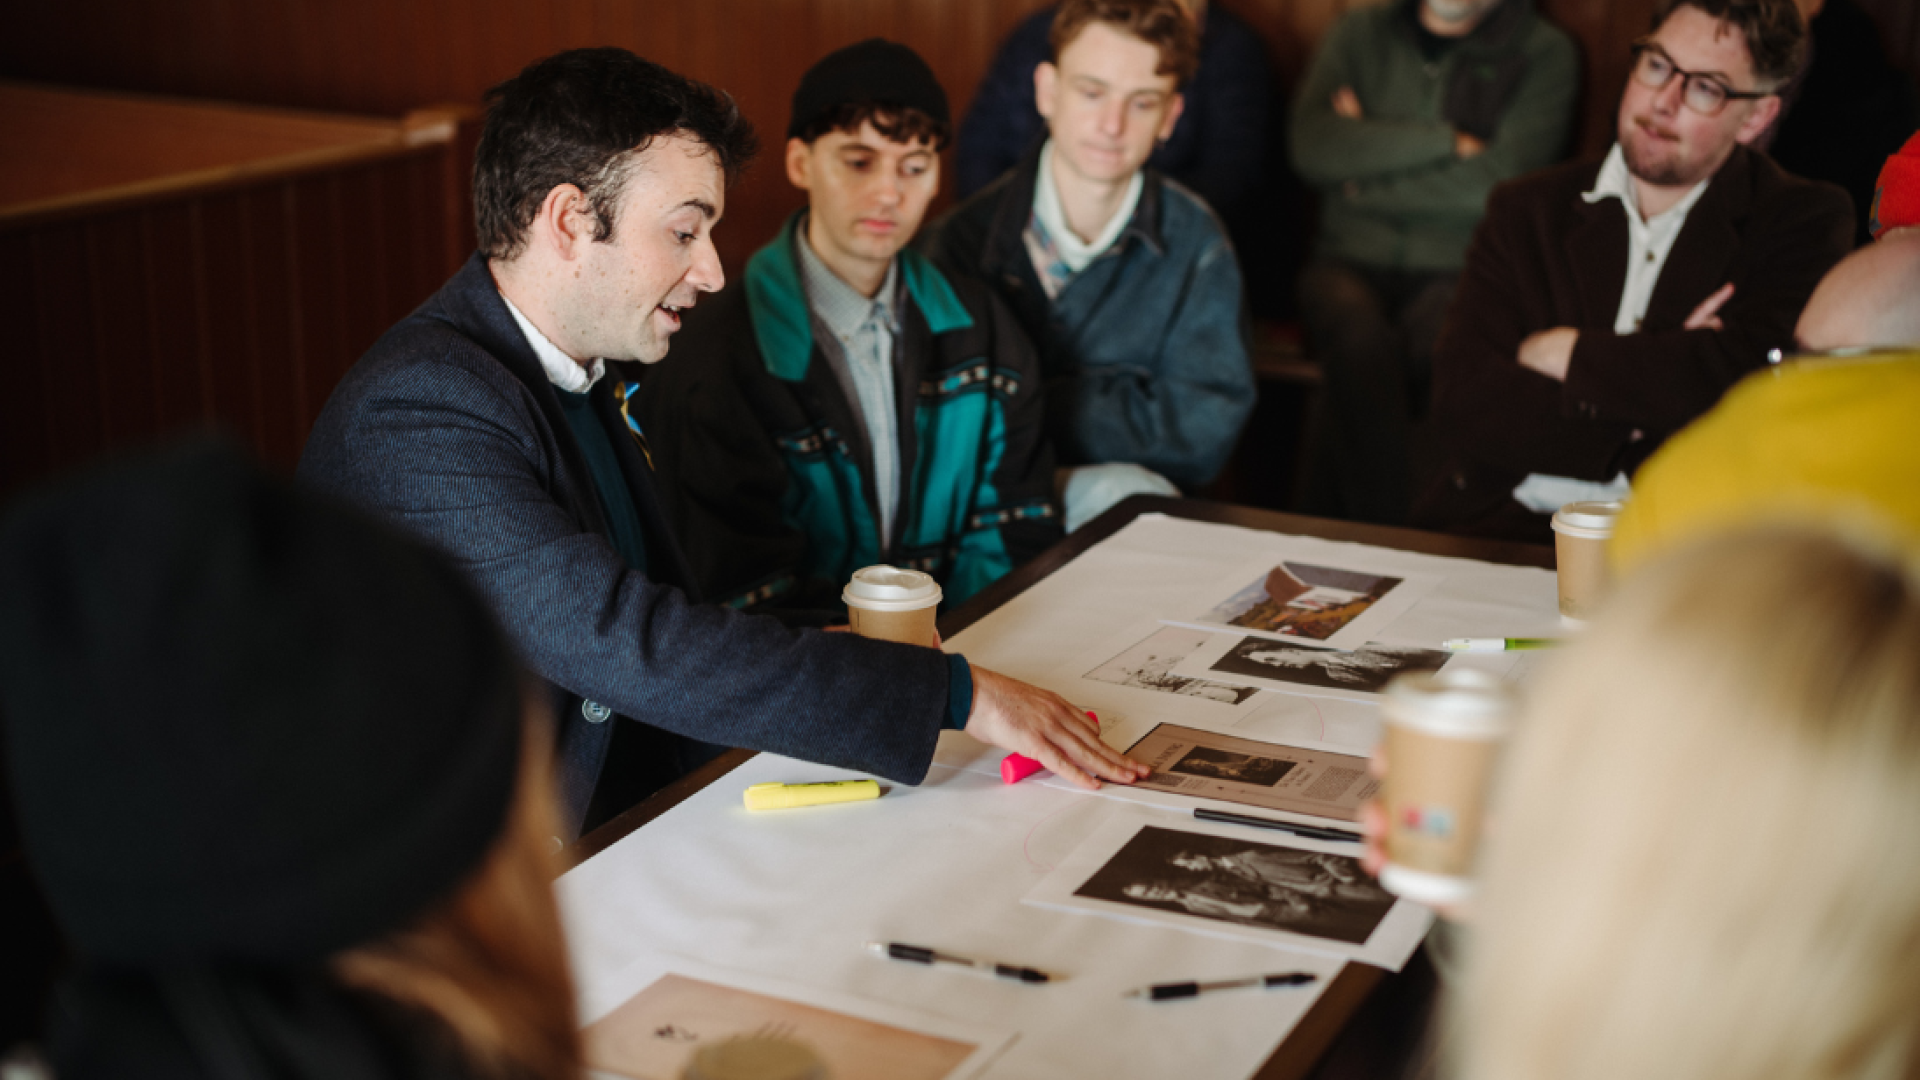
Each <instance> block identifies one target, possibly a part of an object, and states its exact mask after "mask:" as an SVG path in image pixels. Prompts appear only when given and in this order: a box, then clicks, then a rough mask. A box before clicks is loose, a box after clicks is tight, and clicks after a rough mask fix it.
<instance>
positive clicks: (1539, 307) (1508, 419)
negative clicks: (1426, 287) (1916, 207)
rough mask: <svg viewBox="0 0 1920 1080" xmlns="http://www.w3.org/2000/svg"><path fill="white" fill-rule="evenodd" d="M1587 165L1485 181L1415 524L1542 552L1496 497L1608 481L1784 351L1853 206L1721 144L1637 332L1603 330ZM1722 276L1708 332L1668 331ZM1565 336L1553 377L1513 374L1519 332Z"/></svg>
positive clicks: (1621, 255)
mask: <svg viewBox="0 0 1920 1080" xmlns="http://www.w3.org/2000/svg"><path fill="white" fill-rule="evenodd" d="M1599 173H1600V163H1599V162H1588V163H1585V164H1574V165H1563V166H1558V167H1556V168H1552V169H1546V170H1544V171H1541V172H1538V173H1534V174H1532V175H1531V176H1526V177H1522V178H1521V179H1518V180H1515V181H1512V182H1511V183H1508V184H1504V185H1502V186H1500V187H1499V188H1496V189H1495V190H1494V192H1493V195H1492V196H1491V198H1489V200H1488V202H1487V214H1486V217H1485V218H1483V219H1482V220H1481V223H1480V227H1479V228H1478V230H1476V231H1475V233H1474V238H1473V246H1472V247H1471V249H1469V251H1468V254H1467V266H1466V271H1465V273H1464V274H1463V276H1462V278H1461V281H1460V290H1459V292H1458V293H1456V294H1455V296H1454V300H1453V306H1452V307H1451V308H1449V309H1448V312H1447V321H1446V326H1445V328H1444V329H1443V330H1442V331H1441V334H1440V339H1439V341H1438V343H1437V344H1436V345H1435V346H1434V353H1433V379H1434V386H1433V414H1432V415H1433V420H1434V424H1435V427H1436V428H1437V429H1438V432H1439V435H1440V438H1441V441H1442V445H1443V448H1444V449H1443V452H1444V453H1445V454H1446V456H1447V460H1446V462H1445V467H1444V468H1442V469H1441V470H1440V471H1439V475H1438V477H1437V479H1436V481H1435V482H1434V483H1433V484H1432V485H1431V486H1429V488H1428V489H1427V490H1426V491H1425V492H1424V493H1423V494H1422V496H1421V497H1420V499H1419V500H1418V502H1417V504H1416V506H1415V507H1414V512H1413V518H1414V524H1415V525H1417V526H1420V527H1423V528H1430V529H1443V530H1446V531H1449V532H1459V533H1468V534H1473V535H1484V536H1503V537H1508V538H1512V539H1521V540H1536V541H1542V542H1544V541H1547V540H1549V539H1550V538H1551V534H1550V532H1549V530H1548V527H1547V519H1546V516H1545V515H1542V514H1535V513H1533V512H1532V511H1529V510H1528V509H1526V508H1525V507H1523V506H1521V505H1520V504H1519V503H1517V502H1515V501H1514V500H1513V497H1512V491H1513V489H1514V487H1515V486H1516V485H1517V484H1519V483H1520V481H1521V480H1523V479H1525V478H1526V476H1527V474H1528V473H1546V474H1549V475H1554V476H1571V477H1575V478H1577V479H1582V480H1610V479H1612V478H1613V477H1614V476H1615V475H1616V474H1618V473H1620V472H1621V471H1623V470H1624V471H1626V472H1627V473H1629V474H1631V473H1632V472H1633V470H1634V469H1636V468H1638V467H1639V465H1640V463H1641V462H1643V461H1645V460H1646V459H1647V457H1648V456H1649V455H1651V454H1652V453H1653V451H1654V450H1656V449H1657V448H1658V447H1659V446H1660V444H1661V443H1662V442H1663V441H1665V440H1666V438H1667V436H1669V435H1671V434H1673V433H1674V432H1676V431H1678V430H1679V429H1680V428H1682V427H1684V426H1685V425H1686V424H1687V423H1689V422H1690V421H1692V420H1693V419H1694V418H1695V417H1697V416H1699V415H1700V414H1702V413H1704V412H1706V411H1707V410H1708V409H1710V408H1712V407H1713V404H1714V403H1715V402H1717V401H1719V400H1720V395H1721V394H1723V393H1725V392H1726V390H1727V389H1728V388H1729V387H1731V386H1732V385H1733V384H1734V383H1736V382H1738V381H1739V380H1740V378H1741V377H1742V376H1744V375H1746V374H1747V373H1748V372H1751V371H1753V370H1755V369H1756V368H1760V367H1763V366H1764V365H1765V364H1766V356H1767V351H1768V350H1769V349H1773V348H1781V349H1787V350H1791V349H1792V347H1793V327H1794V323H1795V322H1796V321H1797V320H1798V319H1799V317H1800V309H1801V308H1802V307H1804V306H1806V302H1807V297H1808V296H1810V295H1812V293H1813V287H1814V285H1816V284H1818V282H1819V281H1820V278H1821V277H1822V276H1823V275H1824V274H1825V273H1826V272H1827V271H1828V270H1829V269H1831V268H1832V267H1833V264H1834V263H1836V262H1839V261H1840V259H1841V258H1842V257H1843V256H1845V255H1846V253H1847V252H1848V251H1849V250H1850V249H1851V248H1852V246H1853V232H1852V224H1851V223H1852V220H1853V218H1852V214H1853V209H1852V205H1851V201H1850V200H1849V199H1848V198H1847V194H1846V193H1845V192H1844V191H1841V190H1840V189H1839V188H1837V187H1834V186H1833V185H1831V184H1823V183H1818V182H1815V181H1811V180H1803V179H1801V178H1799V177H1796V176H1792V175H1789V174H1788V173H1786V172H1783V171H1782V170H1781V169H1780V167H1779V166H1778V165H1775V164H1774V163H1773V161H1772V160H1771V159H1769V158H1768V157H1767V156H1766V155H1764V154H1761V153H1758V152H1756V151H1751V150H1748V149H1746V148H1745V147H1736V148H1735V149H1734V152H1733V156H1732V157H1731V158H1729V159H1728V160H1727V163H1726V164H1725V165H1722V166H1721V167H1720V171H1719V172H1718V173H1716V174H1715V175H1714V178H1713V180H1712V182H1711V183H1710V184H1709V185H1708V187H1707V190H1706V193H1705V194H1703V195H1702V196H1701V197H1700V201H1699V202H1697V203H1695V204H1694V207H1693V209H1692V210H1691V211H1690V212H1688V214H1687V221H1686V224H1685V225H1684V226H1682V227H1681V230H1680V235H1679V237H1678V238H1677V239H1676V240H1675V242H1674V245H1673V250H1672V252H1671V253H1670V254H1669V255H1668V256H1667V262H1666V265H1664V266H1663V267H1662V268H1661V271H1660V280H1659V282H1658V283H1657V284H1656V285H1655V286H1654V290H1653V297H1652V300H1651V302H1650V303H1649V304H1648V305H1647V314H1646V319H1645V321H1644V323H1643V326H1642V329H1641V331H1640V332H1639V333H1636V334H1625V335H1622V334H1615V333H1614V332H1613V320H1614V315H1615V314H1616V313H1617V311H1618V310H1619V307H1620V293H1621V291H1622V289H1624V288H1625V286H1626V276H1627V218H1626V212H1625V210H1624V209H1623V207H1622V206H1621V204H1620V201H1619V200H1618V199H1604V200H1601V201H1600V202H1597V203H1591V204H1590V203H1588V202H1586V200H1584V199H1582V198H1581V197H1580V196H1581V193H1582V192H1586V191H1590V190H1592V188H1593V184H1594V181H1595V179H1596V178H1598V176H1599ZM1727 282H1732V283H1733V285H1734V294H1733V298H1732V299H1731V300H1729V301H1728V302H1727V304H1726V305H1725V306H1724V307H1722V308H1721V309H1720V319H1721V321H1722V323H1723V324H1724V326H1725V328H1724V329H1722V330H1683V329H1681V326H1682V325H1683V324H1684V323H1685V322H1686V319H1687V316H1688V315H1689V314H1691V313H1692V311H1693V309H1694V308H1695V307H1697V306H1698V305H1699V303H1700V302H1701V301H1702V300H1704V299H1706V298H1707V296H1708V295H1710V294H1711V293H1712V292H1713V291H1714V290H1715V289H1718V288H1719V287H1720V286H1722V285H1724V284H1726V283H1727ZM1556 326H1571V327H1576V328H1578V329H1579V330H1580V341H1579V344H1578V345H1577V346H1575V348H1574V353H1573V363H1572V365H1571V366H1570V368H1569V369H1568V374H1567V381H1566V382H1565V383H1564V384H1562V383H1559V382H1556V381H1555V380H1553V379H1550V378H1548V377H1546V376H1545V375H1541V374H1538V373H1536V372H1534V371H1531V370H1529V369H1527V368H1523V367H1521V366H1520V364H1519V362H1518V360H1517V359H1516V358H1517V357H1518V355H1519V350H1520V342H1521V340H1522V339H1524V338H1525V337H1526V336H1527V335H1529V334H1531V333H1533V332H1535V331H1538V330H1546V329H1550V328H1552V327H1556Z"/></svg>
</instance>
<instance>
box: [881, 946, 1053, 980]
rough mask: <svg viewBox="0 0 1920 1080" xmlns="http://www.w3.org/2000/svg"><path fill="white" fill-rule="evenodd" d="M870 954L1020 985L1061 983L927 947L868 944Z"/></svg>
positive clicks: (1017, 968)
mask: <svg viewBox="0 0 1920 1080" xmlns="http://www.w3.org/2000/svg"><path fill="white" fill-rule="evenodd" d="M867 948H868V950H869V951H871V952H873V953H874V954H876V955H879V956H884V957H887V958H889V959H892V960H910V961H912V962H914V963H916V964H952V965H954V966H955V967H966V968H972V969H974V970H975V971H979V972H982V973H984V974H987V975H993V976H997V977H999V978H1002V979H1017V980H1019V981H1020V982H1029V983H1043V982H1053V981H1055V980H1056V979H1059V978H1060V976H1058V975H1051V974H1048V973H1047V972H1044V971H1041V970H1039V969H1038V968H1030V967H1021V966H1019V965H1017V964H1000V963H995V962H994V961H992V960H973V959H969V958H967V957H965V956H955V955H953V954H952V953H943V952H939V951H938V950H935V949H929V948H927V947H926V946H924V945H908V944H906V943H905V942H900V941H869V942H867Z"/></svg>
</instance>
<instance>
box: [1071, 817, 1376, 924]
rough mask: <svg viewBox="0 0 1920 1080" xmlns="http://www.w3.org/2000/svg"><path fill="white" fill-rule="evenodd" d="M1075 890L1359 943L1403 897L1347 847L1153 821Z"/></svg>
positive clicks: (1113, 900) (1122, 901)
mask: <svg viewBox="0 0 1920 1080" xmlns="http://www.w3.org/2000/svg"><path fill="white" fill-rule="evenodd" d="M1074 895H1075V896H1080V897H1085V898H1088V899H1093V900H1105V901H1109V902H1111V903H1116V904H1127V905H1130V906H1134V907H1142V908H1151V909H1154V910H1158V911H1165V912H1173V913H1176V914H1185V915H1191V916H1193V917H1195V918H1200V919H1210V920H1214V921H1218V922H1228V923H1235V924H1238V925H1241V926H1250V927H1257V928H1261V929H1267V930H1282V931H1286V932H1289V933H1294V934H1304V935H1306V936H1308V937H1316V938H1326V939H1329V940H1332V941H1339V942H1345V943H1347V944H1350V945H1360V944H1364V943H1365V942H1366V940H1367V938H1368V937H1369V935H1371V934H1372V933H1373V931H1374V929H1375V928H1376V927H1377V926H1379V925H1380V921H1381V920H1382V919H1384V918H1385V917H1386V914H1387V912H1388V910H1389V909H1391V908H1392V907H1393V902H1394V898H1393V896H1392V894H1390V893H1388V892H1386V891H1385V890H1384V889H1382V888H1380V886H1379V885H1378V884H1377V883H1376V882H1375V881H1374V880H1373V878H1372V877H1370V876H1369V875H1368V874H1367V872H1366V871H1365V870H1362V869H1361V868H1360V863H1359V860H1357V859H1353V858H1350V857H1348V856H1344V855H1331V854H1328V853H1326V852H1321V851H1307V850H1304V849H1301V848H1291V847H1282V846H1279V845H1276V844H1263V843H1258V842H1254V841H1250V840H1242V839H1239V838H1236V837H1231V836H1216V835H1211V834H1206V833H1192V832H1185V831H1182V830H1178V829H1163V828H1160V827H1158V826H1153V825H1148V826H1144V827H1143V828H1141V829H1140V831H1139V832H1138V833H1137V834H1135V835H1134V837H1133V839H1131V840H1129V841H1128V842H1127V843H1126V845H1125V846H1123V847H1122V848H1121V849H1120V850H1119V851H1118V852H1117V853H1116V854H1115V855H1114V856H1113V858H1112V859H1110V860H1109V861H1108V862H1107V863H1106V865H1104V866H1102V867H1101V868H1100V869H1099V871H1098V872H1096V873H1095V874H1094V875H1093V876H1092V877H1091V878H1088V879H1087V881H1086V883H1085V884H1083V885H1081V886H1080V887H1079V888H1078V889H1076V890H1074Z"/></svg>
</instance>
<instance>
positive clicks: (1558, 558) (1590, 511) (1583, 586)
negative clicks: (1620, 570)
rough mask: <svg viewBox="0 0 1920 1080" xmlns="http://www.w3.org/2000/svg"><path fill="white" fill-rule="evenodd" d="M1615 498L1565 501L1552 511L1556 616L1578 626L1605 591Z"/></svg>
mask: <svg viewBox="0 0 1920 1080" xmlns="http://www.w3.org/2000/svg"><path fill="white" fill-rule="evenodd" d="M1622 506H1623V504H1621V503H1619V502H1577V503H1568V504H1567V505H1565V506H1563V507H1561V508H1560V509H1559V511H1558V512H1556V513H1555V514H1554V515H1553V553H1554V565H1555V566H1556V567H1558V577H1559V579H1560V619H1561V621H1562V622H1565V623H1567V624H1568V625H1570V626H1580V625H1583V624H1585V623H1586V621H1587V620H1588V619H1591V618H1592V617H1593V609H1594V607H1595V605H1597V604H1599V603H1600V598H1601V597H1602V596H1604V595H1605V594H1606V591H1607V584H1608V575H1607V541H1609V540H1611V539H1613V525H1614V522H1615V521H1617V520H1618V519H1619V517H1620V510H1621V509H1622Z"/></svg>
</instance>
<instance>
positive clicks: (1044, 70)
mask: <svg viewBox="0 0 1920 1080" xmlns="http://www.w3.org/2000/svg"><path fill="white" fill-rule="evenodd" d="M1059 89H1060V69H1059V68H1057V67H1054V66H1053V63H1052V62H1051V61H1046V60H1043V61H1041V62H1040V66H1039V67H1036V68H1034V69H1033V107H1034V108H1035V109H1036V110H1038V111H1039V113H1040V115H1041V116H1042V117H1045V118H1046V119H1048V120H1051V119H1053V96H1054V94H1056V93H1057V92H1059Z"/></svg>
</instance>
